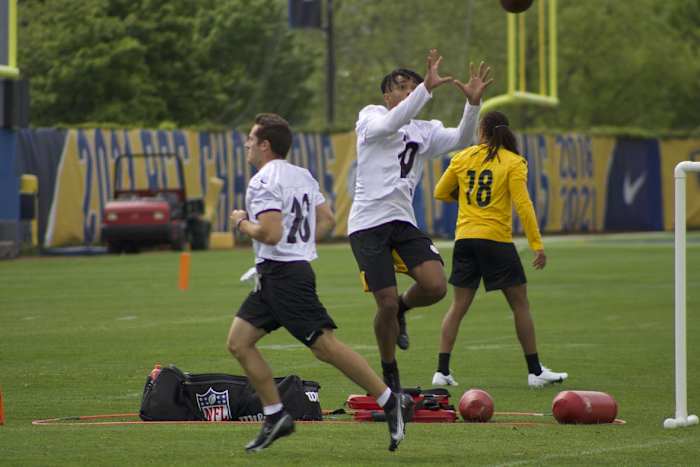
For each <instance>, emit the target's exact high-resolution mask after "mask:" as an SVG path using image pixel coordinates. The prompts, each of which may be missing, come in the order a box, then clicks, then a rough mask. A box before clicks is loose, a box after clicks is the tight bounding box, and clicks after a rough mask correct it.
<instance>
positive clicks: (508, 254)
mask: <svg viewBox="0 0 700 467" xmlns="http://www.w3.org/2000/svg"><path fill="white" fill-rule="evenodd" d="M482 277H483V278H484V288H485V289H486V290H487V291H489V290H499V289H505V288H507V287H513V286H516V285H521V284H525V283H526V282H527V278H526V277H525V271H524V270H523V264H522V263H521V262H520V256H518V252H517V251H516V250H515V245H513V244H512V243H504V242H494V241H493V240H483V239H479V238H463V239H461V240H457V241H456V242H455V248H454V251H453V253H452V274H451V275H450V280H449V282H450V284H452V285H454V286H455V287H462V288H465V289H478V288H479V281H480V280H481V278H482Z"/></svg>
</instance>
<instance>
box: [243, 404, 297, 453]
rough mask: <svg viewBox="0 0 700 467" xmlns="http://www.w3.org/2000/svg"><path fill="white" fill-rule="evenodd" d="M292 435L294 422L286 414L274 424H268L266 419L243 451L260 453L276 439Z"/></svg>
mask: <svg viewBox="0 0 700 467" xmlns="http://www.w3.org/2000/svg"><path fill="white" fill-rule="evenodd" d="M292 433H294V420H293V419H292V416H291V415H289V414H288V413H287V412H285V413H284V415H282V417H280V418H279V420H277V421H276V422H275V423H272V422H269V421H268V419H267V418H265V421H264V422H263V426H262V428H261V429H260V433H259V434H258V437H257V438H255V439H254V440H253V441H251V442H250V443H248V444H246V446H245V450H246V452H258V451H262V450H263V449H265V448H266V447H268V446H269V445H271V444H272V442H273V441H274V440H276V439H277V438H281V437H283V436H289V435H291V434H292Z"/></svg>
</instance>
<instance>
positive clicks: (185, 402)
mask: <svg viewBox="0 0 700 467" xmlns="http://www.w3.org/2000/svg"><path fill="white" fill-rule="evenodd" d="M275 384H276V385H277V389H278V390H279V393H280V397H281V399H282V403H283V404H284V408H285V410H287V412H289V413H290V415H291V416H292V417H293V418H294V419H295V420H322V418H323V417H322V413H321V404H320V401H319V397H318V392H319V389H320V388H321V385H320V384H318V383H317V382H315V381H307V380H302V379H301V378H299V377H298V376H296V375H289V376H285V377H283V378H275ZM139 415H140V417H141V419H142V420H145V421H172V420H184V421H188V420H203V421H254V420H262V419H263V411H262V404H261V403H260V399H259V398H258V396H257V395H256V394H255V390H254V389H253V387H252V386H251V385H250V383H249V382H248V378H246V377H244V376H234V375H227V374H223V373H210V374H189V373H184V372H182V371H180V370H179V369H178V368H177V367H175V366H174V365H171V366H169V367H166V368H163V369H162V370H160V373H159V374H158V375H157V376H156V378H155V380H153V379H152V378H151V376H150V375H149V376H148V378H147V379H146V385H145V387H144V391H143V399H142V401H141V410H140V413H139Z"/></svg>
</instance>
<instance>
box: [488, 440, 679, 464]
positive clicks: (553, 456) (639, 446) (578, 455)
mask: <svg viewBox="0 0 700 467" xmlns="http://www.w3.org/2000/svg"><path fill="white" fill-rule="evenodd" d="M688 441H690V439H689V438H683V439H668V440H663V441H652V442H649V443H642V444H628V445H623V446H615V447H611V448H601V449H586V450H584V451H577V452H571V451H568V452H566V453H563V454H547V455H546V456H541V457H537V458H533V459H523V460H521V461H515V462H506V463H505V464H492V466H493V467H508V466H511V465H526V464H534V465H542V464H544V463H545V462H550V461H553V460H556V459H569V458H581V459H583V458H584V456H596V455H600V454H605V453H608V452H615V451H625V450H629V449H650V448H655V447H658V446H665V445H668V444H685V443H687V442H688ZM591 463H593V462H591Z"/></svg>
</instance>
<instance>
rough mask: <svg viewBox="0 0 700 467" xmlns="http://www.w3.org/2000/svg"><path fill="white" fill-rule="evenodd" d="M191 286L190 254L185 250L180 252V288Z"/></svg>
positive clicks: (185, 288) (184, 288)
mask: <svg viewBox="0 0 700 467" xmlns="http://www.w3.org/2000/svg"><path fill="white" fill-rule="evenodd" d="M189 286H190V254H189V252H186V251H183V252H182V253H180V278H179V280H178V287H179V288H180V290H187V289H188V288H189Z"/></svg>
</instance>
